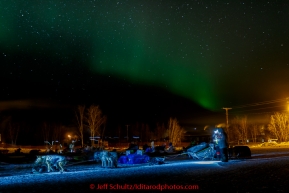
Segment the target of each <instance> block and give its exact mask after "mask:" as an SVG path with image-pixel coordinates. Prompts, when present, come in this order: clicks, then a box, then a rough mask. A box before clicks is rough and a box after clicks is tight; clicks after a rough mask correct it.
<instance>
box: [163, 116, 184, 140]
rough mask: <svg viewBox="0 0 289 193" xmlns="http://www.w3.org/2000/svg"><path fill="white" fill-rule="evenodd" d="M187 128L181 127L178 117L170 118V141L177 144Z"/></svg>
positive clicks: (168, 131)
mask: <svg viewBox="0 0 289 193" xmlns="http://www.w3.org/2000/svg"><path fill="white" fill-rule="evenodd" d="M184 133H185V130H184V129H183V128H181V126H180V125H179V123H178V121H177V119H176V118H174V119H173V118H170V120H169V123H168V129H167V134H168V137H169V140H170V142H172V143H173V145H176V144H177V143H178V142H179V141H181V138H182V137H183V135H184Z"/></svg>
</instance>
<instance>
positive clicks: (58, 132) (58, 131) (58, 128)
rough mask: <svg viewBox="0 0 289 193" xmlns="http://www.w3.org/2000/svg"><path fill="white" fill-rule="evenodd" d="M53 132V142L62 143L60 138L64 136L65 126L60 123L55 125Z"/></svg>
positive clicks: (52, 128) (53, 125) (52, 127)
mask: <svg viewBox="0 0 289 193" xmlns="http://www.w3.org/2000/svg"><path fill="white" fill-rule="evenodd" d="M51 130H52V140H53V141H60V138H61V136H62V133H63V130H64V129H63V126H62V125H61V124H59V123H54V124H52V126H51Z"/></svg>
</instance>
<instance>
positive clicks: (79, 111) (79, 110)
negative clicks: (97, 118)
mask: <svg viewBox="0 0 289 193" xmlns="http://www.w3.org/2000/svg"><path fill="white" fill-rule="evenodd" d="M84 112H85V106H84V105H78V107H77V111H75V116H76V120H77V125H78V132H79V134H80V138H81V146H82V147H83V130H84V116H85V114H84Z"/></svg>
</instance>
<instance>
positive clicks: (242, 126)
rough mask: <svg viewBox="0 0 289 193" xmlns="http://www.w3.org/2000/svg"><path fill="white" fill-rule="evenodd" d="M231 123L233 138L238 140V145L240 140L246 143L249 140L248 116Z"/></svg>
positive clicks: (235, 119) (236, 118) (237, 118)
mask: <svg viewBox="0 0 289 193" xmlns="http://www.w3.org/2000/svg"><path fill="white" fill-rule="evenodd" d="M231 123H232V124H231V131H232V134H233V136H232V138H234V139H235V140H238V144H239V141H240V140H241V141H242V143H245V142H246V140H247V139H248V124H247V116H244V117H235V118H234V119H233V120H232V122H231Z"/></svg>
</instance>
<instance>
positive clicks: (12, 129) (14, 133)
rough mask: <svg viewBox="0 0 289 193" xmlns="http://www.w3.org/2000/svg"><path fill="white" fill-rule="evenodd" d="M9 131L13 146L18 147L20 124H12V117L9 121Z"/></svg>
mask: <svg viewBox="0 0 289 193" xmlns="http://www.w3.org/2000/svg"><path fill="white" fill-rule="evenodd" d="M8 131H9V136H10V139H11V144H12V145H16V142H17V138H18V134H19V131H20V123H17V122H12V119H11V117H10V119H9V120H8Z"/></svg>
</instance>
